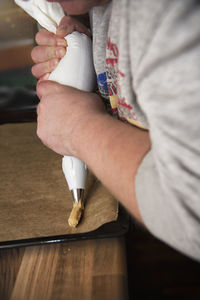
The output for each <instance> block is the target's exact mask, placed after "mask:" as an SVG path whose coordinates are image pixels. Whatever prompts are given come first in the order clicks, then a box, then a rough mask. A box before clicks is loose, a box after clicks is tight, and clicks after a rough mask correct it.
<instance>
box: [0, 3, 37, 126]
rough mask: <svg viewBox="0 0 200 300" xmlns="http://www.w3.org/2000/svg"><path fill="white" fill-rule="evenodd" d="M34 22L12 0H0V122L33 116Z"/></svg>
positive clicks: (34, 96) (35, 99) (32, 117)
mask: <svg viewBox="0 0 200 300" xmlns="http://www.w3.org/2000/svg"><path fill="white" fill-rule="evenodd" d="M36 32H37V23H36V22H35V21H34V20H33V19H32V18H30V17H29V16H28V15H27V14H26V13H25V12H24V11H23V10H22V9H21V8H19V7H18V6H17V5H16V4H15V3H14V0H1V1H0V123H4V122H6V120H9V122H14V121H18V120H19V119H20V121H29V120H32V119H34V118H35V108H36V105H37V103H38V99H37V96H36V94H35V85H36V82H37V80H36V79H35V78H34V77H33V76H32V74H31V66H32V64H33V62H32V60H31V55H30V53H31V50H32V48H33V47H34V43H35V42H34V37H35V34H36Z"/></svg>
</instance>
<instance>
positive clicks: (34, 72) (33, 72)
mask: <svg viewBox="0 0 200 300" xmlns="http://www.w3.org/2000/svg"><path fill="white" fill-rule="evenodd" d="M31 73H32V74H33V76H35V77H36V78H38V73H37V65H34V66H32V68H31Z"/></svg>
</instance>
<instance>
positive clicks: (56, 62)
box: [52, 58, 59, 66]
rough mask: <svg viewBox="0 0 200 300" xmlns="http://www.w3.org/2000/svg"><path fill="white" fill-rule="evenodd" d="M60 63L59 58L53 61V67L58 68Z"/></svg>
mask: <svg viewBox="0 0 200 300" xmlns="http://www.w3.org/2000/svg"><path fill="white" fill-rule="evenodd" d="M58 63H59V60H58V59H57V58H55V59H53V60H52V66H57V64H58Z"/></svg>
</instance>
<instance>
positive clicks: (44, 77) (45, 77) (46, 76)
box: [42, 73, 50, 80]
mask: <svg viewBox="0 0 200 300" xmlns="http://www.w3.org/2000/svg"><path fill="white" fill-rule="evenodd" d="M49 75H50V74H49V73H46V74H45V75H44V76H42V80H48V79H49Z"/></svg>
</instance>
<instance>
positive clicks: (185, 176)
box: [90, 0, 200, 260]
mask: <svg viewBox="0 0 200 300" xmlns="http://www.w3.org/2000/svg"><path fill="white" fill-rule="evenodd" d="M90 16H91V22H92V29H93V47H94V64H95V68H96V72H97V79H98V86H99V90H100V92H101V94H102V96H103V97H104V98H105V101H107V102H108V101H109V102H110V103H111V107H112V111H113V115H115V116H118V117H119V118H120V119H122V120H127V121H128V122H130V123H132V124H134V125H136V126H139V127H143V128H145V129H148V130H149V133H150V137H151V142H152V149H151V151H150V152H149V153H148V154H147V155H146V156H145V158H144V159H143V162H142V163H141V165H140V167H139V170H138V174H137V177H136V183H135V185H136V194H137V201H138V205H139V209H140V212H141V215H142V217H143V220H144V223H145V224H146V226H147V228H148V229H149V230H150V231H151V232H152V233H153V234H154V235H155V236H156V237H158V238H160V239H161V240H163V241H165V242H166V243H168V244H169V245H171V246H172V247H174V248H176V249H178V250H179V251H181V252H182V253H185V254H187V255H189V256H190V257H193V258H196V259H198V260H200V182H199V179H200V119H199V116H198V114H199V113H200V4H199V1H194V0H193V1H192V0H160V1H157V0H113V1H112V2H110V3H109V4H107V5H104V6H103V7H95V8H94V9H93V10H92V11H91V14H90ZM119 176H120V175H119ZM133 184H134V183H133Z"/></svg>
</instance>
